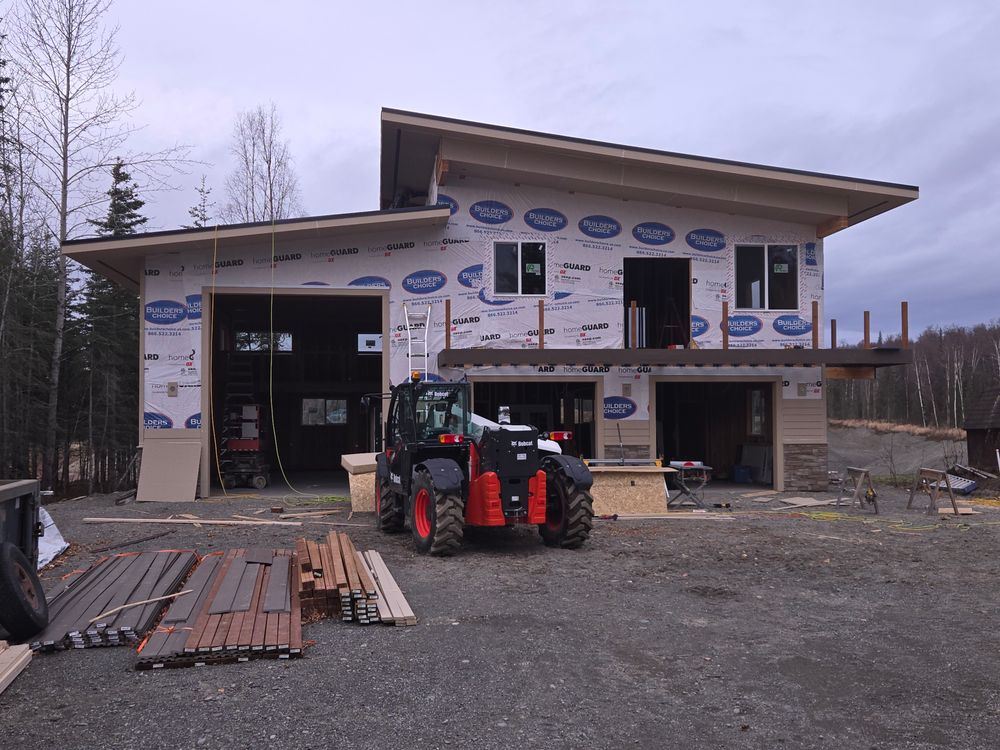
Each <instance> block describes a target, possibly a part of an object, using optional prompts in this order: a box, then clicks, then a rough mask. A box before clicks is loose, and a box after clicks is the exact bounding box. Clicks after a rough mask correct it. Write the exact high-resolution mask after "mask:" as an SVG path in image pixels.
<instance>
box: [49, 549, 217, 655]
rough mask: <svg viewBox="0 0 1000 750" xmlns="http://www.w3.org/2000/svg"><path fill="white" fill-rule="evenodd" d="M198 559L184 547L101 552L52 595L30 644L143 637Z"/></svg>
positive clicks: (109, 642)
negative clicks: (40, 628) (40, 627)
mask: <svg viewBox="0 0 1000 750" xmlns="http://www.w3.org/2000/svg"><path fill="white" fill-rule="evenodd" d="M197 560H198V557H197V555H196V554H195V553H194V552H191V551H179V550H164V551H160V552H128V553H125V554H121V555H112V556H111V557H104V558H101V559H100V560H98V561H97V562H96V563H95V564H94V565H92V566H91V567H90V568H89V569H87V570H86V571H84V572H83V573H82V574H81V575H79V576H77V577H76V578H74V579H72V581H70V583H69V584H68V585H66V586H65V587H64V588H63V589H62V590H61V591H59V592H58V593H57V594H56V595H55V596H54V598H52V600H51V601H50V602H49V624H48V627H46V628H45V630H43V631H42V632H41V633H39V634H38V635H37V636H35V638H34V639H32V641H31V644H30V645H31V648H32V649H34V650H36V651H55V650H61V649H66V648H89V647H92V646H118V645H122V644H124V643H132V642H135V641H138V640H140V639H141V638H142V636H143V635H145V634H146V633H147V632H148V631H149V630H150V629H151V628H152V627H153V625H154V623H155V622H156V620H157V619H158V618H159V616H160V613H161V612H162V611H163V608H164V607H166V606H167V605H168V604H169V601H170V600H169V599H167V598H165V597H169V596H170V595H173V594H175V593H177V592H178V591H180V584H181V582H182V581H184V579H185V578H187V576H188V574H189V573H190V572H191V569H192V568H193V567H194V566H195V564H196V562H197ZM181 598H182V599H183V597H181Z"/></svg>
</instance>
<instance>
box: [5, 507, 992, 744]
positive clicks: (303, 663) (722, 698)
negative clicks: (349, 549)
mask: <svg viewBox="0 0 1000 750" xmlns="http://www.w3.org/2000/svg"><path fill="white" fill-rule="evenodd" d="M732 498H733V499H734V500H735V501H736V510H735V512H734V513H733V514H731V516H732V518H733V519H734V520H729V521H714V520H701V521H692V520H669V521H649V522H634V521H629V522H623V521H599V522H597V526H596V528H595V530H594V533H593V536H592V538H591V541H590V543H589V544H588V545H587V546H586V547H585V548H584V549H583V550H580V551H576V552H569V551H557V550H550V549H547V548H545V547H544V546H542V545H541V544H540V543H539V541H538V537H537V534H536V533H534V532H533V531H529V530H527V529H524V530H518V531H506V530H501V531H492V532H489V531H483V530H473V531H470V533H469V534H468V536H467V540H466V543H465V546H464V548H463V551H462V553H461V554H460V555H458V556H457V557H454V558H449V559H431V558H427V557H422V556H417V555H416V554H414V552H413V551H412V548H411V546H410V543H409V540H408V539H407V537H404V536H397V537H385V536H382V535H380V534H379V533H378V532H376V531H375V530H374V528H373V527H371V526H368V527H365V528H350V529H341V530H347V531H349V532H350V533H351V536H352V538H353V539H354V541H355V542H356V544H357V545H358V547H359V548H375V549H378V550H380V551H381V552H382V554H383V556H384V558H385V560H386V562H387V563H388V565H389V567H390V569H391V570H392V571H393V573H394V574H395V576H396V578H397V580H398V582H399V584H400V586H401V587H402V589H403V590H404V592H405V593H406V594H407V596H408V598H409V600H410V603H411V605H412V606H413V608H414V610H415V611H416V613H417V615H418V617H419V618H420V622H419V624H418V625H417V626H416V627H410V628H389V627H384V626H370V627H362V626H358V625H349V624H345V623H340V622H331V621H324V622H319V623H316V624H312V625H309V626H307V627H306V629H305V633H304V635H305V638H306V639H308V640H311V641H314V642H315V644H314V645H312V646H311V647H309V648H308V649H307V651H306V655H305V657H304V658H302V659H299V660H295V661H282V662H279V661H255V662H250V663H246V664H235V665H220V666H208V667H203V668H188V669H173V670H159V671H155V672H137V671H134V670H133V669H132V665H133V663H134V658H135V656H134V653H133V652H132V650H131V649H128V648H108V649H91V650H86V651H74V652H64V653H57V654H39V655H36V657H35V659H34V661H33V662H32V664H31V666H30V667H29V669H28V670H27V671H26V672H25V673H24V674H22V675H21V677H20V678H18V680H17V681H16V682H15V683H14V684H13V685H12V686H11V687H10V688H9V689H8V690H7V691H6V692H5V693H4V694H3V695H2V696H0V748H4V749H6V748H11V749H12V750H13V749H15V748H16V749H17V750H29V749H30V748H44V749H45V750H53V749H54V748H67V749H70V748H116V749H122V750H124V749H126V748H136V749H139V748H143V749H148V748H153V747H171V748H174V747H176V748H198V747H204V748H221V747H226V748H228V747H247V748H251V747H252V748H267V747H275V748H279V747H280V748H329V747H338V748H348V747H358V748H389V747H396V748H423V747H455V748H507V747H530V748H536V747H537V748H549V747H551V748H563V747H566V748H575V747H587V748H617V747H643V748H660V747H677V748H713V749H715V748H776V747H788V748H838V749H841V748H940V747H949V748H987V747H996V746H997V742H998V740H997V737H1000V635H998V631H1000V628H998V623H997V601H998V580H1000V578H998V573H1000V570H998V568H1000V565H998V561H997V549H998V547H1000V511H998V510H997V509H995V508H991V507H982V508H980V510H982V514H981V515H977V516H966V517H962V518H961V519H954V518H951V519H938V518H930V517H928V516H926V515H923V514H920V513H917V512H913V511H910V512H906V511H904V510H903V504H904V497H903V496H902V495H901V494H898V493H892V492H890V491H884V492H883V493H882V496H881V497H880V502H881V505H882V509H883V515H882V516H880V517H879V518H878V519H875V518H874V517H873V516H871V515H869V514H868V513H864V514H862V513H860V512H859V511H857V510H854V511H850V512H848V513H846V514H845V515H844V516H842V517H840V516H830V515H825V514H823V513H820V514H817V515H805V514H787V513H780V512H767V511H763V512H761V511H762V509H763V508H767V507H772V506H776V505H777V503H775V502H772V503H770V504H768V505H763V504H756V503H752V502H750V500H749V499H742V498H738V497H737V493H735V492H734V493H732ZM261 507H263V504H262V502H261V501H254V500H243V501H227V502H216V501H211V502H205V503H199V504H197V505H194V506H185V507H183V508H178V507H177V506H163V505H143V506H137V505H134V504H131V505H126V506H122V507H115V506H113V505H111V504H110V503H109V502H108V501H107V500H106V499H100V498H90V499H87V500H82V501H76V502H73V503H57V504H54V505H51V506H50V508H49V509H50V511H51V513H52V515H53V517H54V518H55V519H56V521H57V523H58V524H59V526H60V528H61V530H62V532H63V534H64V535H65V536H66V538H67V539H68V540H70V541H72V542H74V545H75V546H74V548H73V554H72V555H70V556H68V557H64V558H62V559H61V560H60V563H59V564H58V567H57V568H55V569H53V570H49V571H47V572H46V574H45V575H46V583H47V585H51V584H52V583H53V582H54V581H55V580H57V579H58V578H59V577H60V576H62V575H64V574H65V573H67V572H69V571H71V570H75V569H78V568H81V567H85V566H86V565H87V564H89V563H90V562H92V561H93V560H95V559H96V557H97V555H95V554H93V553H91V552H89V550H90V549H94V548H98V547H101V546H103V545H107V544H113V543H116V542H121V541H125V540H128V539H131V538H136V537H141V536H145V535H148V534H151V533H156V532H157V531H160V530H162V529H163V528H164V527H162V526H130V525H110V524H108V525H84V524H82V523H81V519H82V518H83V517H84V516H89V515H108V516H116V515H118V516H121V515H128V516H140V515H143V514H148V515H152V516H161V517H162V516H166V515H167V514H168V513H170V512H185V511H188V512H193V513H197V514H199V515H201V516H202V517H205V518H208V517H212V518H226V517H228V516H229V515H231V514H233V513H244V514H245V513H249V512H252V511H254V510H257V509H259V508H261ZM823 510H825V509H823ZM751 511H757V512H751ZM344 516H345V517H346V512H345V514H344ZM334 518H336V517H334ZM352 521H354V522H362V523H368V524H370V523H371V517H370V516H367V517H364V516H362V517H360V518H359V517H357V516H356V517H355V518H354V519H352ZM330 528H331V527H329V526H321V525H318V524H308V525H304V526H303V527H302V528H301V529H295V528H284V527H252V528H251V527H233V528H222V527H214V528H213V527H202V528H194V527H188V526H182V527H177V528H176V530H175V531H174V532H173V533H172V534H170V535H169V536H166V537H163V538H161V539H157V540H155V541H151V542H147V543H142V544H137V545H134V546H130V547H127V548H124V549H160V548H197V549H198V550H199V551H203V552H204V551H211V550H217V549H225V548H230V547H240V546H251V545H253V546H269V545H273V546H291V545H292V543H293V540H294V539H295V538H296V537H297V536H300V535H303V534H304V535H307V536H311V537H313V538H315V537H318V536H319V535H320V534H323V533H325V532H326V531H328V530H329V529H330ZM473 532H474V533H473Z"/></svg>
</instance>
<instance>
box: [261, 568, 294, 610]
mask: <svg viewBox="0 0 1000 750" xmlns="http://www.w3.org/2000/svg"><path fill="white" fill-rule="evenodd" d="M290 560H291V558H289V557H287V556H285V555H282V556H281V557H275V558H274V563H273V564H272V565H271V577H270V579H269V580H268V584H267V589H266V590H265V591H264V608H263V609H264V611H265V612H288V611H289V610H290V608H291V604H290V599H289V594H290V592H289V587H290V585H291V584H290V583H289V567H290V566H289V561H290Z"/></svg>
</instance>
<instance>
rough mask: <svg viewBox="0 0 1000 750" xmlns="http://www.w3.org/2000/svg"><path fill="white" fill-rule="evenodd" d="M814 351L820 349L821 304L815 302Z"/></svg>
mask: <svg viewBox="0 0 1000 750" xmlns="http://www.w3.org/2000/svg"><path fill="white" fill-rule="evenodd" d="M812 334H813V349H819V302H818V301H817V300H813V319H812Z"/></svg>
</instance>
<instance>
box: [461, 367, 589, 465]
mask: <svg viewBox="0 0 1000 750" xmlns="http://www.w3.org/2000/svg"><path fill="white" fill-rule="evenodd" d="M594 392H595V385H594V383H593V382H575V381H566V380H563V381H552V380H544V381H529V382H481V381H476V382H475V383H474V384H473V411H474V412H476V414H480V415H482V416H484V417H486V418H487V419H492V420H496V418H497V413H498V411H499V409H500V407H501V406H509V407H510V421H511V423H512V424H528V425H532V426H533V427H537V428H538V429H539V430H540V431H542V432H551V431H552V430H571V431H572V432H573V440H572V441H571V442H570V443H564V444H563V451H564V452H565V453H567V454H570V455H574V456H582V457H586V458H592V457H593V456H594V445H595V434H594Z"/></svg>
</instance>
